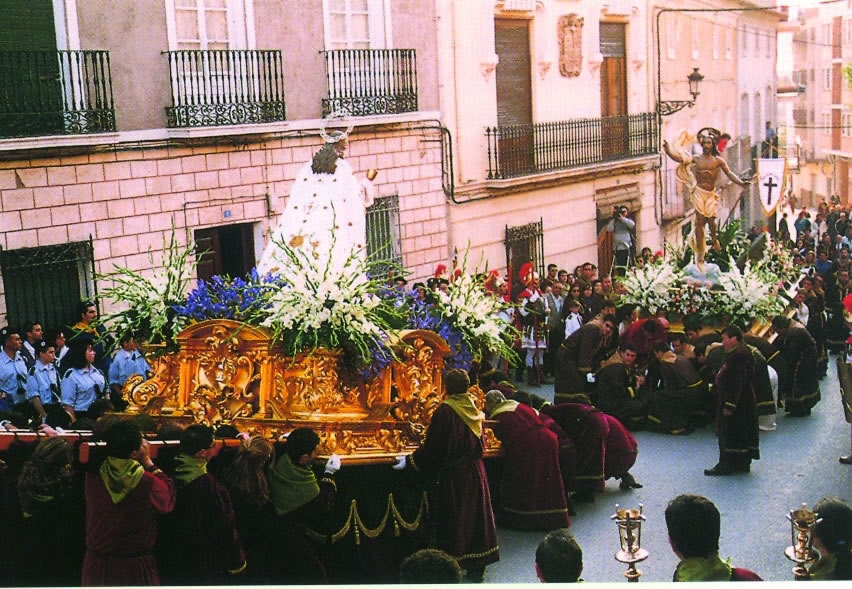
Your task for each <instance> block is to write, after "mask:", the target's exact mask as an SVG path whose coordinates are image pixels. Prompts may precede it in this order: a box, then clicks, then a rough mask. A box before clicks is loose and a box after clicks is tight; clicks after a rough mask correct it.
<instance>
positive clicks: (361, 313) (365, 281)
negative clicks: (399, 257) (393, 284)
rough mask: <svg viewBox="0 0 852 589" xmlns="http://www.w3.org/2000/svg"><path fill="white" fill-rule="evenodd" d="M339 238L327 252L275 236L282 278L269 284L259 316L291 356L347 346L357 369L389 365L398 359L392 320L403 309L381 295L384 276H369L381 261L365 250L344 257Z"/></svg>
mask: <svg viewBox="0 0 852 589" xmlns="http://www.w3.org/2000/svg"><path fill="white" fill-rule="evenodd" d="M334 241H335V239H334V237H332V244H331V249H330V252H329V254H328V255H315V253H316V252H306V251H305V250H304V249H301V248H297V247H291V246H290V245H289V244H287V243H283V242H279V241H276V242H275V245H276V246H277V247H278V248H279V252H278V256H277V261H278V267H277V268H276V269H275V271H276V272H277V273H278V275H279V276H281V280H280V281H273V282H270V283H269V284H270V287H271V288H270V290H269V292H268V293H266V294H265V295H264V297H263V300H264V304H263V305H262V306H261V307H258V309H259V311H260V312H259V313H258V314H257V315H255V317H254V320H255V321H258V320H259V325H261V326H263V327H266V328H267V329H269V330H270V331H271V333H272V337H273V339H274V340H277V341H280V342H281V343H282V345H283V347H284V351H285V353H286V354H287V355H290V356H297V355H298V354H301V353H306V352H307V353H310V352H312V351H314V350H317V349H319V348H325V349H328V350H335V349H342V350H343V352H344V360H345V362H346V363H347V365H348V366H349V367H350V368H352V369H356V370H363V369H365V368H367V367H370V366H371V365H372V366H373V367H375V364H376V363H380V364H387V363H389V362H390V361H391V360H392V359H393V358H394V354H393V351H392V349H391V347H390V344H391V340H392V333H391V332H392V322H393V318H394V317H395V316H396V315H398V314H399V313H400V311H399V310H398V309H395V308H394V307H393V306H392V305H390V304H389V303H388V302H386V301H384V300H383V299H381V298H380V297H379V291H380V290H381V289H382V288H383V287H384V281H383V280H381V279H378V278H371V277H370V273H371V270H372V269H373V266H375V265H376V264H377V262H371V261H369V260H366V259H365V258H364V257H362V255H361V254H362V253H363V252H362V251H353V252H351V253H350V254H349V255H348V256H347V257H346V259H345V260H341V259H340V258H339V257H338V256H336V254H335V252H334Z"/></svg>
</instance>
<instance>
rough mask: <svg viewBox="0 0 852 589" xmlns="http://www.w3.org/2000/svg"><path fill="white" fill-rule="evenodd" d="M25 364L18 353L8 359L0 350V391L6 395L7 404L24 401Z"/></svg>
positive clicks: (25, 386)
mask: <svg viewBox="0 0 852 589" xmlns="http://www.w3.org/2000/svg"><path fill="white" fill-rule="evenodd" d="M26 390H27V363H26V362H24V359H23V358H21V353H20V352H15V357H14V358H10V357H9V354H7V353H6V352H5V351H4V350H0V391H3V392H4V393H6V395H7V401H6V402H7V404H8V405H10V406H11V405H14V404H15V403H20V402H21V401H24V400H25V399H26V396H25V394H26Z"/></svg>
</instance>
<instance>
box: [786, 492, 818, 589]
mask: <svg viewBox="0 0 852 589" xmlns="http://www.w3.org/2000/svg"><path fill="white" fill-rule="evenodd" d="M787 519H788V520H789V521H790V536H791V540H792V545H791V546H788V547H787V548H786V549H785V550H784V555H785V556H786V557H787V558H789V559H790V560H792V561H793V562H795V563H796V567H794V568H793V575H794V576H795V577H796V578H797V579H802V578H807V577H808V575H809V573H808V570H807V568H806V565H807V564H808V563H809V562H813V561H815V560H817V559H818V558H819V556H818V555H817V553H816V551H815V550H814V549H813V543H814V526H816V524H817V523H819V522H820V521H822V520H820V519H818V518H817V514H816V513H814V512H813V511H810V510H809V509H808V508H807V504H805V503H802V507H801V508H799V509H791V510H790V513H788V514H787Z"/></svg>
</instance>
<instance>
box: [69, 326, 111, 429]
mask: <svg viewBox="0 0 852 589" xmlns="http://www.w3.org/2000/svg"><path fill="white" fill-rule="evenodd" d="M68 354H69V356H68V362H69V363H70V366H71V368H70V369H69V370H68V371H67V372H66V373H65V374H64V375H63V376H62V406H63V407H65V410H66V411H67V412H68V413H70V414H71V417H72V418H73V419H74V420H76V419H77V418H78V417H82V416H84V415H86V414H87V412H88V411H89V408H90V407H91V406H92V404H93V403H94V402H95V401H97V400H98V399H99V398H101V397H106V398H107V399H109V390H108V389H107V388H106V379H105V378H104V375H103V373H102V372H101V371H100V370H98V369H97V368H95V366H94V362H95V349H94V348H93V347H92V344H91V343H90V342H88V341H86V340H82V341H79V342H75V343H73V344H72V345H71V351H70V352H68Z"/></svg>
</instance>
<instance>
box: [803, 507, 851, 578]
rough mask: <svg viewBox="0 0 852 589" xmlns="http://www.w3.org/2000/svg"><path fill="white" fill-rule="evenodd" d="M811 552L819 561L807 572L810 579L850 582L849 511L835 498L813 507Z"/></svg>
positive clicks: (849, 508)
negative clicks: (813, 524) (815, 551)
mask: <svg viewBox="0 0 852 589" xmlns="http://www.w3.org/2000/svg"><path fill="white" fill-rule="evenodd" d="M814 511H815V512H816V514H817V518H818V519H817V523H816V525H815V526H814V548H816V549H817V550H818V551H819V555H820V558H819V560H818V561H816V562H815V563H814V565H813V566H812V567H811V569H810V577H811V579H817V580H831V581H848V580H850V579H852V507H850V506H849V504H848V503H846V502H845V501H843V500H842V499H838V498H837V497H826V498H825V499H821V500H820V501H818V502H817V504H816V505H815V506H814Z"/></svg>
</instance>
